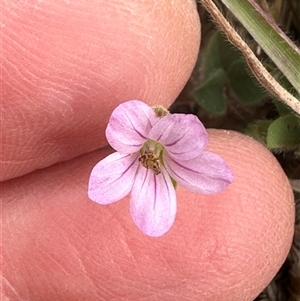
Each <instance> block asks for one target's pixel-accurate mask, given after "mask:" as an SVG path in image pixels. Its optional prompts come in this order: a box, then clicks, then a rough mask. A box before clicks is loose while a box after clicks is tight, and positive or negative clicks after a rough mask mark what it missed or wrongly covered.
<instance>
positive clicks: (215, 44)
mask: <svg viewBox="0 0 300 301" xmlns="http://www.w3.org/2000/svg"><path fill="white" fill-rule="evenodd" d="M202 55H203V70H204V74H205V75H206V76H209V77H210V76H211V75H212V74H214V73H215V72H216V71H217V70H219V69H223V70H224V71H225V72H226V71H227V70H228V69H229V67H230V65H231V64H232V62H234V61H235V60H238V59H240V58H241V57H242V54H241V53H240V52H239V51H238V50H237V49H236V48H235V47H234V46H233V45H232V44H230V43H229V42H228V41H227V39H226V38H225V36H224V35H223V34H222V33H221V32H219V31H216V32H215V33H214V34H213V35H212V37H211V38H210V40H209V42H208V44H207V46H206V48H205V49H204V51H203V54H202Z"/></svg>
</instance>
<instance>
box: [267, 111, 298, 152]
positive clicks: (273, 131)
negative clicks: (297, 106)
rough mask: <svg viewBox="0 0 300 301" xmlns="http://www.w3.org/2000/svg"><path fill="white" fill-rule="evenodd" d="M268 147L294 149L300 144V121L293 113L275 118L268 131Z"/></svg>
mask: <svg viewBox="0 0 300 301" xmlns="http://www.w3.org/2000/svg"><path fill="white" fill-rule="evenodd" d="M266 141H267V147H268V148H270V149H281V150H292V149H296V148H298V147H299V145H300V121H299V119H298V118H297V117H296V116H295V115H292V114H289V115H284V116H281V117H279V118H278V119H276V120H274V121H273V122H272V123H271V124H270V126H269V127H268V131H267V140H266Z"/></svg>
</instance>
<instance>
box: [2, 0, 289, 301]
mask: <svg viewBox="0 0 300 301" xmlns="http://www.w3.org/2000/svg"><path fill="white" fill-rule="evenodd" d="M12 2H13V1H5V2H4V7H3V17H4V18H3V23H4V24H5V27H3V28H2V29H3V37H4V39H3V53H4V57H5V60H4V61H3V67H2V68H3V72H2V82H3V87H4V89H3V93H2V96H3V103H2V107H1V110H2V114H3V117H4V118H3V120H4V122H3V130H2V141H3V146H2V154H1V155H2V157H1V158H2V161H3V163H2V165H3V169H2V179H3V180H7V181H5V182H3V183H2V184H1V192H2V193H1V194H2V195H1V198H2V228H3V238H2V240H3V246H4V248H3V251H2V256H3V267H2V269H3V279H2V283H3V297H4V300H33V301H35V300H42V301H44V300H45V301H46V300H47V301H48V300H49V301H52V300H58V301H60V300H62V301H65V300H70V301H72V300H87V301H88V300H147V301H150V300H181V301H182V300H203V301H206V300H207V301H211V300H222V301H227V300H228V301H232V300H245V301H247V300H249V301H250V300H253V298H254V297H255V296H256V295H257V294H258V293H259V292H260V291H261V290H262V289H263V288H264V287H265V286H266V285H267V284H268V283H269V281H270V280H271V279H272V277H273V276H274V275H275V273H276V272H277V270H278V269H279V268H280V266H281V265H282V263H283V261H284V259H285V257H286V255H287V253H288V251H289V248H290V244H291V240H292V235H293V221H294V204H293V195H292V190H291V188H290V185H289V182H288V180H287V178H286V176H285V174H284V172H283V170H282V169H281V167H280V166H279V164H278V162H277V161H276V159H275V158H274V157H273V156H272V154H270V153H269V152H268V151H267V150H266V149H265V148H264V147H262V146H261V145H260V144H258V143H257V142H255V141H254V140H252V139H250V138H247V137H245V136H243V135H241V134H238V133H235V132H230V131H221V130H210V131H209V135H210V142H209V146H208V149H209V150H210V151H214V152H216V153H218V154H220V155H222V156H223V157H224V158H225V159H226V161H227V162H228V164H229V165H230V166H231V168H232V169H233V171H234V175H235V180H234V182H233V183H232V184H231V185H230V186H229V187H228V189H226V190H225V191H223V192H222V193H220V194H217V195H214V196H212V195H210V196H203V195H198V194H194V193H191V192H189V191H187V190H185V189H184V188H182V187H178V189H177V196H178V212H177V217H176V221H175V224H174V226H173V227H172V228H171V230H170V231H169V232H168V233H167V234H166V235H164V236H162V237H160V238H151V237H147V236H145V235H143V234H142V233H141V232H139V230H138V229H137V228H136V226H135V225H134V224H133V222H132V220H131V218H130V215H129V198H125V199H124V200H122V201H120V202H118V203H115V204H112V205H109V206H101V205H98V204H96V203H94V202H92V201H90V200H89V199H88V197H87V181H88V177H89V174H90V171H91V169H92V168H93V166H94V165H95V164H96V163H97V162H98V161H99V160H101V159H102V158H104V157H105V156H106V155H108V154H109V153H111V152H112V150H111V149H110V148H109V147H106V146H105V145H106V140H105V136H104V129H105V126H106V123H107V120H108V118H109V115H110V113H111V111H112V110H113V108H114V107H115V106H116V105H117V104H118V103H120V102H123V101H125V100H127V99H142V100H144V101H145V102H147V103H149V104H157V103H158V102H159V103H161V104H163V105H165V106H168V105H169V104H170V103H171V102H172V101H173V100H174V98H175V97H176V96H177V95H178V93H179V92H180V90H181V89H182V87H183V86H184V84H185V82H186V81H187V79H188V77H189V75H190V72H191V70H192V68H193V65H194V63H195V60H196V57H197V51H198V45H199V21H198V18H197V13H196V10H195V7H194V4H193V1H191V2H187V1H186V0H182V1H179V0H177V1H174V3H173V4H172V3H171V4H170V1H161V0H160V1H151V4H149V2H145V4H144V3H143V4H140V3H141V2H140V1H138V0H136V1H131V2H130V3H131V4H132V5H131V6H129V7H128V1H91V0H90V1H84V2H83V1H71V2H70V3H69V2H67V1H66V2H63V1H53V0H52V1H48V2H42V1H40V2H36V3H35V4H32V3H28V2H26V3H25V2H24V3H23V4H22V3H20V2H18V4H16V5H14V6H12ZM138 3H139V5H137V4H138ZM35 9H38V11H35ZM112 37H114V38H113V39H112ZM95 149H99V150H97V151H95ZM79 155H80V156H79ZM63 161H65V162H63ZM5 298H6V299H5Z"/></svg>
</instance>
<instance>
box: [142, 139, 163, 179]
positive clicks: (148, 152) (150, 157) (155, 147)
mask: <svg viewBox="0 0 300 301" xmlns="http://www.w3.org/2000/svg"><path fill="white" fill-rule="evenodd" d="M163 150H164V147H163V146H162V145H161V144H160V143H157V142H156V141H154V140H151V139H148V140H147V142H146V143H145V144H144V146H143V147H142V149H141V150H140V153H141V156H140V157H139V161H140V162H141V164H142V165H143V166H144V167H145V168H150V169H152V170H153V171H154V173H155V174H156V175H159V174H160V173H161V169H160V167H161V164H163V161H162V153H163Z"/></svg>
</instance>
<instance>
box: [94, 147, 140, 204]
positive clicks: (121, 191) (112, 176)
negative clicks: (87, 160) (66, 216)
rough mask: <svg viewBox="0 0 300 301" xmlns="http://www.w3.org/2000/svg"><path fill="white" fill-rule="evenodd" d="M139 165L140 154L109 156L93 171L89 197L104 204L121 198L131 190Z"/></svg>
mask: <svg viewBox="0 0 300 301" xmlns="http://www.w3.org/2000/svg"><path fill="white" fill-rule="evenodd" d="M139 165H140V164H139V162H138V154H133V155H123V154H120V153H117V152H116V153H113V154H111V155H109V156H107V157H106V158H104V159H103V160H101V161H100V162H99V163H98V164H97V165H96V166H95V167H94V168H93V170H92V172H91V175H90V179H89V188H88V196H89V198H90V199H91V200H93V201H95V202H97V203H99V204H102V205H106V204H110V203H114V202H117V201H119V200H121V199H122V198H124V197H125V196H126V195H128V194H129V192H130V191H131V189H132V185H133V182H134V178H135V174H136V171H137V169H138V166H139Z"/></svg>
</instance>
